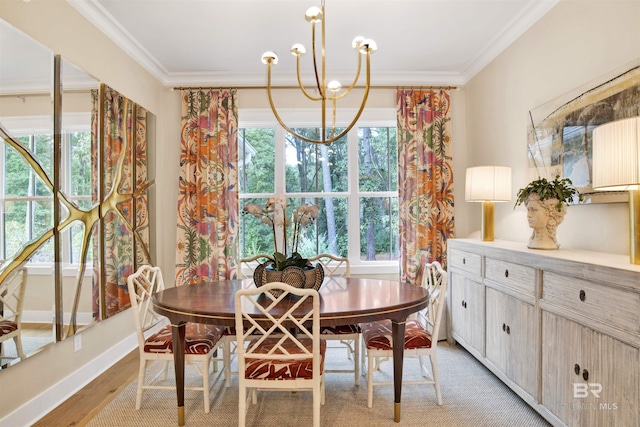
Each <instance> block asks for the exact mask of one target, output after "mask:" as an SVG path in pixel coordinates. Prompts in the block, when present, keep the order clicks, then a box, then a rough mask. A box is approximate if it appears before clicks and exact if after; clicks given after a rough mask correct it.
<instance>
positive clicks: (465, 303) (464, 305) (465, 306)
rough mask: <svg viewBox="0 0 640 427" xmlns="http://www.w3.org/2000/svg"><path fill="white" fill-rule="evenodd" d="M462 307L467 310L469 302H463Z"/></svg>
mask: <svg viewBox="0 0 640 427" xmlns="http://www.w3.org/2000/svg"><path fill="white" fill-rule="evenodd" d="M462 306H463V307H464V308H467V302H466V301H465V300H462Z"/></svg>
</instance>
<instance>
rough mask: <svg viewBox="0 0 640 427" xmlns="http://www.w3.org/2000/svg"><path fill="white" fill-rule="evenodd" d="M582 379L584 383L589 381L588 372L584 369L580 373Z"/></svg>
mask: <svg viewBox="0 0 640 427" xmlns="http://www.w3.org/2000/svg"><path fill="white" fill-rule="evenodd" d="M582 379H583V380H585V381H588V380H589V371H587V370H586V369H585V370H584V371H582Z"/></svg>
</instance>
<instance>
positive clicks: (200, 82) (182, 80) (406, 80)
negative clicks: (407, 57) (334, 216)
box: [67, 0, 560, 87]
mask: <svg viewBox="0 0 640 427" xmlns="http://www.w3.org/2000/svg"><path fill="white" fill-rule="evenodd" d="M67 1H68V2H69V3H70V4H71V5H72V6H73V7H75V8H76V9H77V10H78V11H79V12H80V13H81V14H82V15H83V16H84V17H85V18H86V19H87V20H89V21H90V22H91V23H93V24H94V25H95V26H96V27H97V28H98V29H99V30H100V31H102V32H103V33H104V34H105V35H106V36H107V37H109V38H110V39H111V40H112V41H113V42H114V43H115V44H116V45H117V46H119V47H120V48H121V49H122V50H123V51H125V52H126V53H127V54H128V55H129V56H131V58H132V59H133V60H134V61H136V62H137V63H139V64H140V66H142V67H143V68H144V69H145V70H147V71H148V72H149V73H150V74H152V75H153V76H154V77H155V78H156V79H158V80H159V81H160V82H161V83H162V84H163V85H164V86H166V87H171V86H255V85H265V84H266V76H265V74H255V73H253V74H252V73H246V74H242V73H237V72H193V73H190V72H180V73H171V72H169V71H168V70H166V68H164V67H163V66H162V65H161V64H160V63H159V62H158V61H157V60H156V58H155V57H154V56H153V55H151V54H150V53H149V52H148V51H147V50H146V49H145V48H144V47H142V46H141V45H140V44H139V43H138V42H137V41H136V40H135V38H133V36H132V35H131V34H130V33H129V32H128V31H126V30H125V29H124V28H123V27H122V26H121V25H120V24H119V23H118V22H117V21H116V20H115V19H114V18H113V17H112V16H111V15H110V14H109V13H108V12H107V11H106V10H105V9H104V8H103V7H102V6H101V5H100V3H98V2H97V0H67ZM559 1H560V0H530V1H529V3H528V4H527V6H526V7H525V8H524V9H523V10H522V11H521V12H520V13H519V14H518V16H516V17H515V18H514V19H513V20H512V21H511V22H510V24H509V25H508V26H507V27H506V28H505V29H504V30H503V31H502V32H501V33H500V34H499V35H497V36H496V37H495V38H494V39H493V40H492V41H491V42H490V43H489V44H488V45H487V47H486V48H485V49H484V50H482V51H481V52H480V53H479V54H478V55H477V56H476V58H474V59H473V60H472V61H470V62H469V63H468V64H467V66H466V67H464V69H463V70H462V71H461V72H448V73H436V72H425V73H422V72H387V73H384V72H383V73H376V74H375V76H372V78H371V84H372V85H373V86H429V85H443V86H463V85H464V84H466V83H467V82H468V81H469V80H470V79H471V78H473V77H474V76H475V75H476V74H477V73H478V72H479V71H480V70H482V69H483V68H484V67H485V66H487V65H488V64H489V63H490V62H491V61H492V60H493V59H495V58H496V57H497V56H498V55H499V54H500V53H501V52H503V51H504V50H505V49H506V48H507V47H508V46H509V45H511V43H513V42H514V41H515V40H516V39H517V38H518V37H520V36H521V35H522V34H523V33H524V32H525V31H526V30H527V29H529V28H530V27H531V26H532V25H533V24H534V23H535V22H536V21H537V20H538V19H540V18H541V17H542V16H543V15H545V14H546V13H547V12H548V11H549V10H551V9H552V8H553V7H554V6H555V5H556V4H558V2H559ZM336 77H340V76H336ZM309 78H311V77H309ZM340 78H342V77H340ZM351 78H352V76H346V78H344V79H343V80H344V81H349V80H350V79H351ZM303 80H304V81H312V80H308V79H303ZM296 82H297V78H296V76H295V75H293V74H291V75H289V74H283V75H279V76H272V85H274V86H277V85H291V84H296Z"/></svg>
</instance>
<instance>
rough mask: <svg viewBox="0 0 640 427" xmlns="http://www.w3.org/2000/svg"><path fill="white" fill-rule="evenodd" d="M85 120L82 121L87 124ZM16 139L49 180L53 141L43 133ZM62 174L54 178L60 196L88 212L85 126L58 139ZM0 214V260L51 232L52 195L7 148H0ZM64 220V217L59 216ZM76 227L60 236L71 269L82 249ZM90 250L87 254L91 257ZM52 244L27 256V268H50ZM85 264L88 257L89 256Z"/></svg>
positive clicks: (88, 137) (88, 138)
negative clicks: (58, 182)
mask: <svg viewBox="0 0 640 427" xmlns="http://www.w3.org/2000/svg"><path fill="white" fill-rule="evenodd" d="M88 121H89V120H86V122H88ZM16 139H17V140H18V141H19V142H20V143H22V145H23V146H24V147H25V148H26V149H28V150H29V151H30V152H31V153H32V154H33V156H34V158H35V159H37V161H38V162H39V163H40V165H41V166H42V168H43V169H44V170H45V172H46V173H47V175H48V177H49V178H50V179H53V136H52V135H51V133H50V132H47V131H43V132H42V133H39V134H29V135H19V136H16ZM61 152H62V164H63V165H62V168H61V170H62V171H63V175H62V176H61V177H60V179H61V182H62V188H63V191H64V193H65V194H66V195H67V196H68V198H69V199H70V200H72V201H73V202H74V203H76V204H78V205H79V206H80V207H82V208H85V209H90V207H91V189H92V182H91V167H90V164H86V162H87V159H91V133H90V130H89V129H88V127H87V126H80V127H79V126H75V127H74V126H71V127H69V128H67V129H65V130H64V131H63V134H62V149H61ZM0 170H1V171H2V172H1V176H0V179H1V180H2V198H1V200H0V209H1V211H2V213H3V215H2V217H1V220H0V221H1V224H0V236H1V247H0V252H1V253H0V257H1V258H3V259H5V258H9V257H11V256H13V255H14V254H16V253H17V252H18V251H19V250H20V249H21V248H22V246H23V245H24V244H25V242H29V241H32V240H34V239H37V238H39V237H40V236H42V235H43V234H44V233H46V232H47V231H48V230H51V229H52V228H53V194H52V192H51V190H50V189H49V188H48V187H47V186H46V185H45V184H44V182H42V180H41V178H40V177H39V176H38V175H37V173H35V171H34V169H33V167H32V166H31V165H29V163H28V162H27V161H26V160H25V158H24V157H23V156H22V155H21V154H20V153H19V152H18V151H16V150H15V149H14V148H13V147H11V146H10V145H9V144H7V143H5V144H4V149H3V150H2V156H1V158H0ZM61 216H62V218H63V219H64V217H65V216H66V211H65V210H64V208H63V209H62V211H61ZM80 227H83V225H82V224H74V225H72V226H71V227H70V228H69V229H67V230H65V231H64V232H63V237H64V239H63V244H62V254H63V261H64V262H65V263H67V264H73V263H77V262H78V261H79V258H80V248H81V246H82V230H79V228H80ZM91 250H92V248H91V247H90V248H89V251H91ZM53 253H54V248H53V239H50V240H49V241H48V242H47V243H46V244H45V245H43V246H41V247H40V249H38V251H37V252H36V253H35V255H34V256H32V257H31V258H30V259H29V261H30V262H31V263H53V262H54V255H53ZM89 258H91V254H89Z"/></svg>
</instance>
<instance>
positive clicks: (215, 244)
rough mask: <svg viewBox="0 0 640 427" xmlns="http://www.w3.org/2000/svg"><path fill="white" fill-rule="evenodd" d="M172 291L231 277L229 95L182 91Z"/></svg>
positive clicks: (233, 123) (232, 128) (233, 130)
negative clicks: (185, 286) (173, 284)
mask: <svg viewBox="0 0 640 427" xmlns="http://www.w3.org/2000/svg"><path fill="white" fill-rule="evenodd" d="M181 97H182V127H181V141H180V176H179V178H178V228H177V247H176V286H180V285H185V284H192V283H200V282H207V281H215V280H226V279H235V278H236V276H237V263H236V259H235V258H236V254H237V248H236V244H237V232H238V103H237V94H236V90H235V89H231V90H211V89H198V90H183V91H182V93H181Z"/></svg>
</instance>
